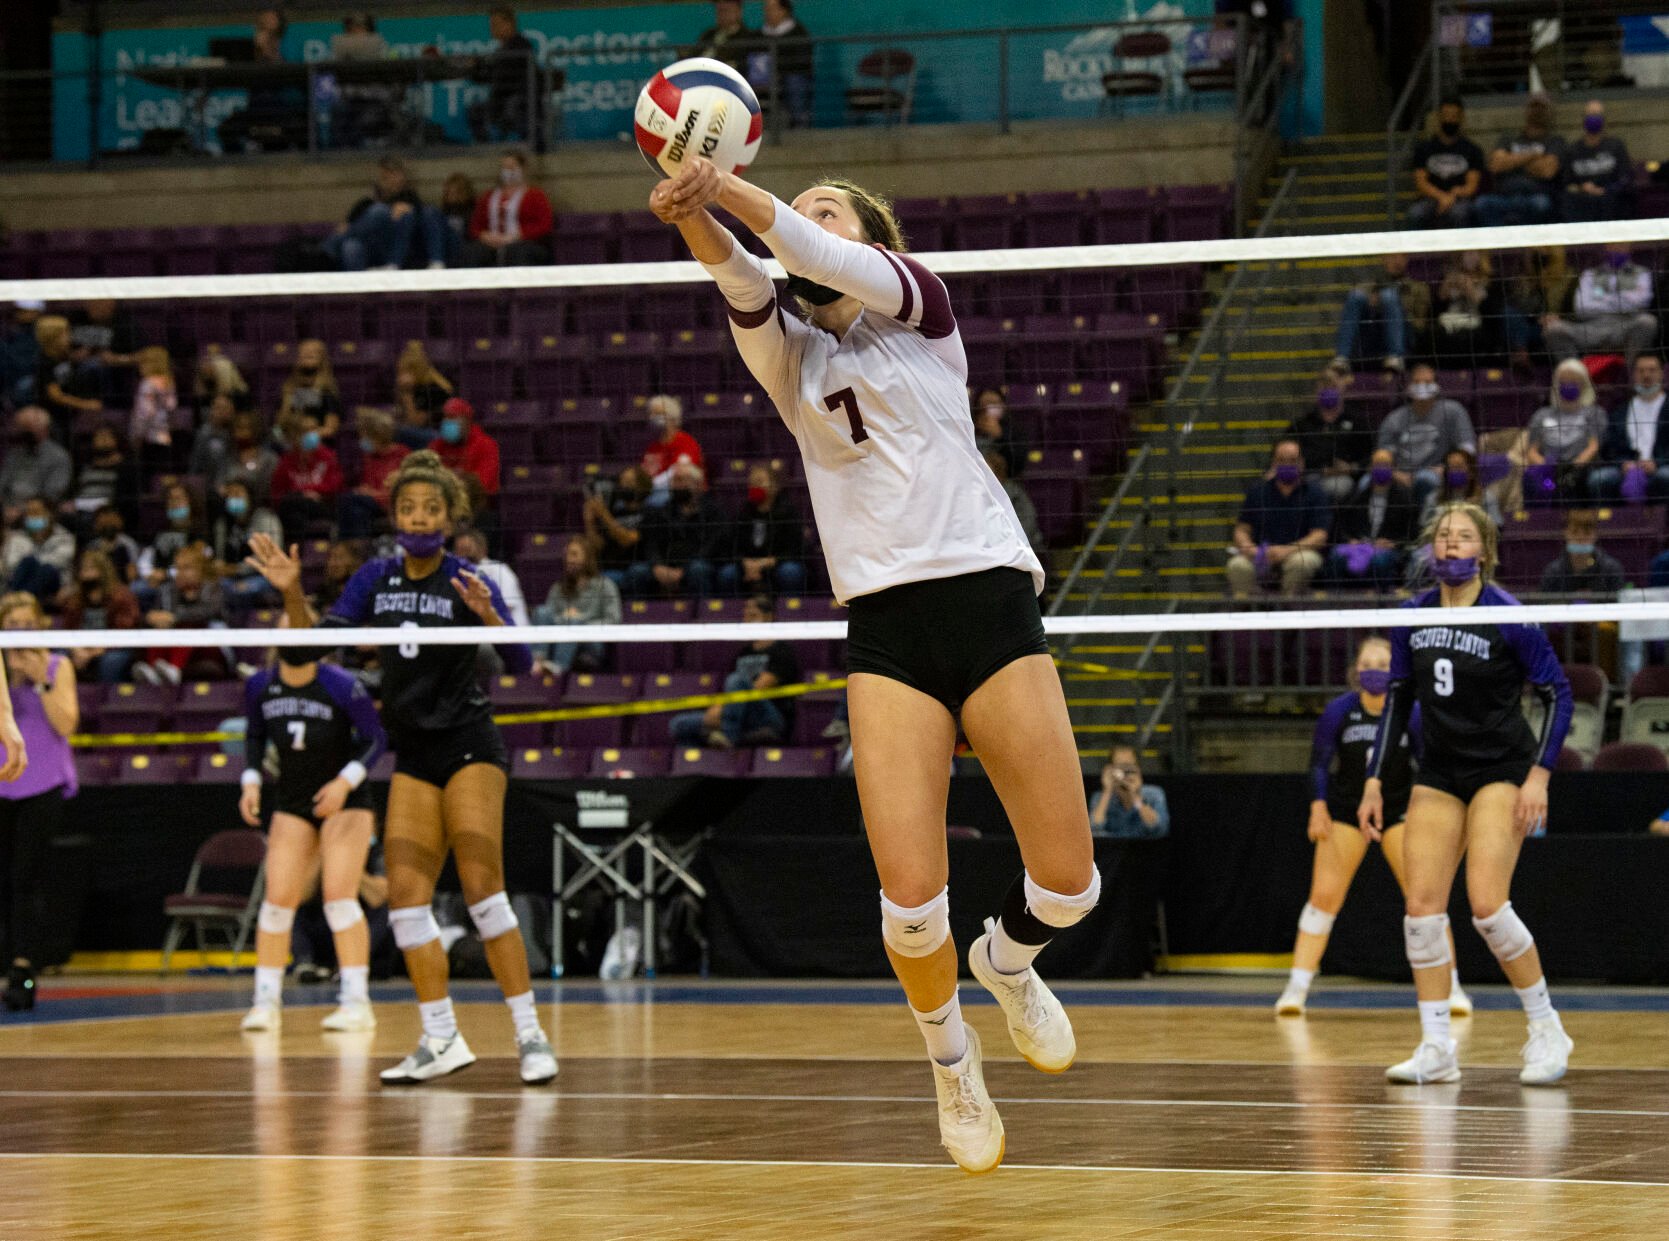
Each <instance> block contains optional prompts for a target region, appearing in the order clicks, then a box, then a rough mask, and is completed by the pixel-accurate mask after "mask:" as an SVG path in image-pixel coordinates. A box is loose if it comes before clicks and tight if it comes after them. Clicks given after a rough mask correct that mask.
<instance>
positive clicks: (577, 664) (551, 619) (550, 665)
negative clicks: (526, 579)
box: [533, 501, 621, 673]
mask: <svg viewBox="0 0 1669 1241" xmlns="http://www.w3.org/2000/svg"><path fill="white" fill-rule="evenodd" d="M587 503H589V501H587ZM620 617H621V611H620V587H619V586H618V585H616V584H615V582H614V581H613V580H612V579H611V578H609V577H608V576H607V575H606V574H604V573H603V572H602V571H601V569H599V568H598V565H597V553H596V551H595V550H594V549H593V548H592V545H591V540H590V539H589V538H587V537H586V536H584V535H580V534H575V535H570V536H569V537H568V542H567V544H566V545H565V546H564V547H563V549H562V576H561V577H559V578H558V579H557V580H556V581H554V582H552V583H551V588H550V592H549V593H548V594H547V595H546V596H545V601H544V603H542V604H540V605H539V606H538V607H537V608H535V609H534V610H533V621H534V623H535V624H538V625H618V624H619V623H620ZM604 658H605V651H604V647H603V644H602V643H601V642H585V643H580V642H553V643H551V644H550V645H549V646H546V647H545V648H544V649H543V650H542V651H540V652H539V662H540V663H541V664H542V665H543V666H544V667H545V668H546V669H547V670H549V671H551V672H555V673H563V672H567V671H568V670H569V669H571V668H579V669H582V670H586V671H591V672H595V671H596V670H597V669H599V668H601V667H602V666H603V660H604Z"/></svg>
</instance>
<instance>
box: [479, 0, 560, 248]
mask: <svg viewBox="0 0 1669 1241" xmlns="http://www.w3.org/2000/svg"><path fill="white" fill-rule="evenodd" d="M487 29H488V31H489V32H490V33H491V35H492V37H493V41H494V42H496V43H497V44H498V46H497V47H495V48H494V49H493V51H492V54H491V55H490V56H485V57H482V59H481V61H480V62H479V63H478V65H477V67H476V70H475V80H476V81H478V82H481V83H483V84H484V85H485V86H486V87H487V97H486V99H484V100H482V101H481V102H480V103H475V104H471V105H470V108H469V131H470V133H472V134H474V135H475V140H476V141H477V142H527V141H529V140H530V139H532V138H533V137H534V136H535V132H536V129H537V126H538V123H539V120H538V118H539V116H541V115H543V112H544V109H543V108H541V107H539V103H538V101H539V97H540V94H541V87H540V84H539V69H538V59H539V58H538V52H537V51H536V50H535V48H534V46H533V43H532V42H531V41H530V40H529V39H528V37H527V36H526V35H525V34H523V33H522V32H521V31H520V30H519V29H517V27H516V10H515V9H513V8H511V7H510V6H509V5H507V4H499V5H495V6H493V8H492V10H491V11H490V12H489V13H488V14H487ZM530 110H532V111H533V112H534V113H535V115H534V116H533V117H531V118H530V117H529V115H528V113H529V111H530ZM545 261H547V262H548V261H549V260H545ZM477 266H479V264H478V265H477Z"/></svg>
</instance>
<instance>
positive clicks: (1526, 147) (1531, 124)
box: [1478, 91, 1566, 227]
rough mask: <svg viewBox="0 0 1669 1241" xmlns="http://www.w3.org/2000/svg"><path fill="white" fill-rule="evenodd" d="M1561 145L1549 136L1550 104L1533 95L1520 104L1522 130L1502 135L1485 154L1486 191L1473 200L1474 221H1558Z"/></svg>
mask: <svg viewBox="0 0 1669 1241" xmlns="http://www.w3.org/2000/svg"><path fill="white" fill-rule="evenodd" d="M1565 152H1566V145H1565V140H1564V139H1563V138H1561V137H1559V135H1557V134H1555V133H1554V132H1553V101H1552V100H1551V99H1550V98H1548V95H1547V92H1545V91H1536V92H1535V93H1534V94H1532V95H1531V96H1530V98H1529V101H1528V102H1527V103H1525V105H1524V125H1523V127H1522V128H1521V129H1520V130H1519V131H1518V132H1517V133H1511V132H1509V133H1504V134H1502V135H1501V139H1500V141H1499V142H1497V143H1496V144H1495V148H1494V149H1493V150H1492V151H1490V153H1489V175H1490V178H1491V184H1490V191H1489V193H1487V194H1482V195H1479V197H1478V222H1479V223H1480V224H1483V225H1486V226H1490V227H1493V226H1495V225H1500V224H1548V223H1551V222H1552V221H1553V220H1554V219H1556V218H1557V214H1558V212H1557V208H1558V204H1559V198H1560V195H1561V192H1562V191H1561V185H1562V181H1561V177H1562V174H1563V172H1564V157H1565Z"/></svg>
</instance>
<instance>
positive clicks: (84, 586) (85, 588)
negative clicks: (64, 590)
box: [81, 577, 104, 595]
mask: <svg viewBox="0 0 1669 1241" xmlns="http://www.w3.org/2000/svg"><path fill="white" fill-rule="evenodd" d="M103 586H104V583H103V582H101V581H99V579H98V578H96V577H84V578H82V579H81V593H82V594H84V595H96V594H97V593H98V592H99V590H100V589H101V588H102V587H103Z"/></svg>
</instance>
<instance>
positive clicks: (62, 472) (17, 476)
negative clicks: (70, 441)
mask: <svg viewBox="0 0 1669 1241" xmlns="http://www.w3.org/2000/svg"><path fill="white" fill-rule="evenodd" d="M73 469H74V467H73V465H72V464H71V462H70V454H69V452H68V451H67V450H66V449H65V448H64V446H63V445H62V444H58V443H55V442H54V441H53V439H52V424H51V421H50V420H49V419H48V418H47V414H46V410H44V409H42V408H41V407H40V406H39V405H25V406H24V407H23V408H22V409H20V410H18V411H17V414H16V415H15V416H14V417H13V418H12V434H11V443H10V444H9V445H8V446H7V448H6V459H5V461H4V462H3V463H0V504H3V505H4V516H5V519H6V524H8V525H10V524H11V523H12V522H15V521H16V520H17V519H18V518H19V517H20V516H22V514H23V506H24V504H25V503H26V502H27V501H28V500H29V499H31V498H32V497H34V496H42V497H44V498H45V499H47V500H48V501H50V502H51V503H52V504H54V505H56V504H60V503H62V502H63V500H64V498H65V497H66V496H68V495H69V493H70V482H71V480H72V478H73Z"/></svg>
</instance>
